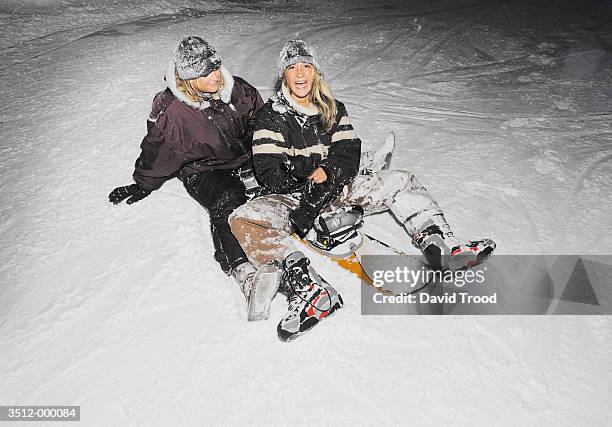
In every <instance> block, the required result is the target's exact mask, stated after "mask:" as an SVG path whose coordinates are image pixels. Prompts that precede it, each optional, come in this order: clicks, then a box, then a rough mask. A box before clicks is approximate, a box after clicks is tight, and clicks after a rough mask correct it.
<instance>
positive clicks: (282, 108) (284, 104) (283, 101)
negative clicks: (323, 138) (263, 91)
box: [270, 82, 319, 117]
mask: <svg viewBox="0 0 612 427" xmlns="http://www.w3.org/2000/svg"><path fill="white" fill-rule="evenodd" d="M270 100H271V101H272V109H273V110H274V111H276V112H277V113H280V114H284V113H286V112H292V113H293V114H297V115H301V116H308V117H310V116H316V115H317V114H319V110H318V108H317V107H315V106H314V105H313V106H312V107H309V108H307V107H303V106H301V105H300V104H298V103H297V102H295V100H294V99H293V97H292V96H291V93H289V88H288V87H287V85H285V82H283V83H282V85H281V89H280V90H279V91H278V92H276V94H274V95H273V96H272V97H271V98H270Z"/></svg>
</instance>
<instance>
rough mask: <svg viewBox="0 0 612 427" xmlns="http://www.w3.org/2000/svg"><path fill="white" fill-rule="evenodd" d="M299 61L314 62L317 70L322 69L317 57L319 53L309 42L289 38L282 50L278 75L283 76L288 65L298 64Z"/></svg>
mask: <svg viewBox="0 0 612 427" xmlns="http://www.w3.org/2000/svg"><path fill="white" fill-rule="evenodd" d="M298 62H304V63H306V64H312V65H314V67H315V68H316V69H317V70H319V71H320V70H321V68H320V67H319V61H318V59H317V53H316V52H315V50H314V48H313V47H312V46H310V45H309V44H307V43H306V42H305V41H304V40H289V41H288V42H287V43H285V45H284V46H283V48H282V49H281V52H280V57H279V59H278V76H279V77H283V76H284V75H285V70H286V69H287V67H289V66H290V65H293V64H297V63H298Z"/></svg>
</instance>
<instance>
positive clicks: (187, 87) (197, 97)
mask: <svg viewBox="0 0 612 427" xmlns="http://www.w3.org/2000/svg"><path fill="white" fill-rule="evenodd" d="M174 77H175V80H176V87H177V89H178V90H180V91H181V92H183V93H184V94H185V96H186V97H187V99H189V100H190V101H193V102H202V101H203V100H204V98H203V97H202V95H201V94H200V92H198V91H197V90H196V89H195V88H194V87H193V81H194V80H195V79H189V80H183V79H181V78H180V77H179V76H178V73H176V72H175V75H174ZM224 84H225V80H224V79H223V74H221V81H220V82H219V89H218V90H217V92H215V93H213V94H212V97H213V98H214V99H219V98H220V96H219V93H221V91H222V90H223V86H224Z"/></svg>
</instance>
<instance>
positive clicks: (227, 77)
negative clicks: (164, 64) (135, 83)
mask: <svg viewBox="0 0 612 427" xmlns="http://www.w3.org/2000/svg"><path fill="white" fill-rule="evenodd" d="M174 73H175V66H174V61H173V60H170V64H169V65H168V71H167V72H166V83H167V85H168V88H169V89H170V91H171V92H172V94H173V95H174V96H175V97H176V98H177V99H179V100H180V101H181V102H183V103H185V104H187V105H189V106H190V107H192V108H195V109H196V110H205V109H206V108H208V107H210V102H209V101H208V100H206V99H205V100H203V101H202V102H195V101H192V100H190V99H189V98H187V97H186V96H185V94H184V93H183V92H181V91H180V90H179V89H178V88H177V87H176V78H175V74H174ZM221 75H222V76H223V88H222V89H221V93H219V97H220V98H221V101H223V102H225V103H226V104H229V103H230V101H231V99H232V91H233V89H234V77H233V76H232V74H231V73H230V72H229V71H228V70H227V68H225V67H224V66H223V65H222V66H221Z"/></svg>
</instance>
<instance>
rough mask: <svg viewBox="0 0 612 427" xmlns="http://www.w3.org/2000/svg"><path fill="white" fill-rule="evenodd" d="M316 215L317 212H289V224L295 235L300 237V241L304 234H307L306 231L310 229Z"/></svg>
mask: <svg viewBox="0 0 612 427" xmlns="http://www.w3.org/2000/svg"><path fill="white" fill-rule="evenodd" d="M317 214H318V212H307V211H305V210H303V209H299V208H298V209H294V210H292V211H291V212H289V222H290V223H291V226H292V227H293V230H294V231H295V233H296V234H297V235H298V236H300V238H301V239H303V238H304V237H306V234H308V231H309V230H310V229H311V228H312V225H313V223H314V220H315V218H316V217H317Z"/></svg>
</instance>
